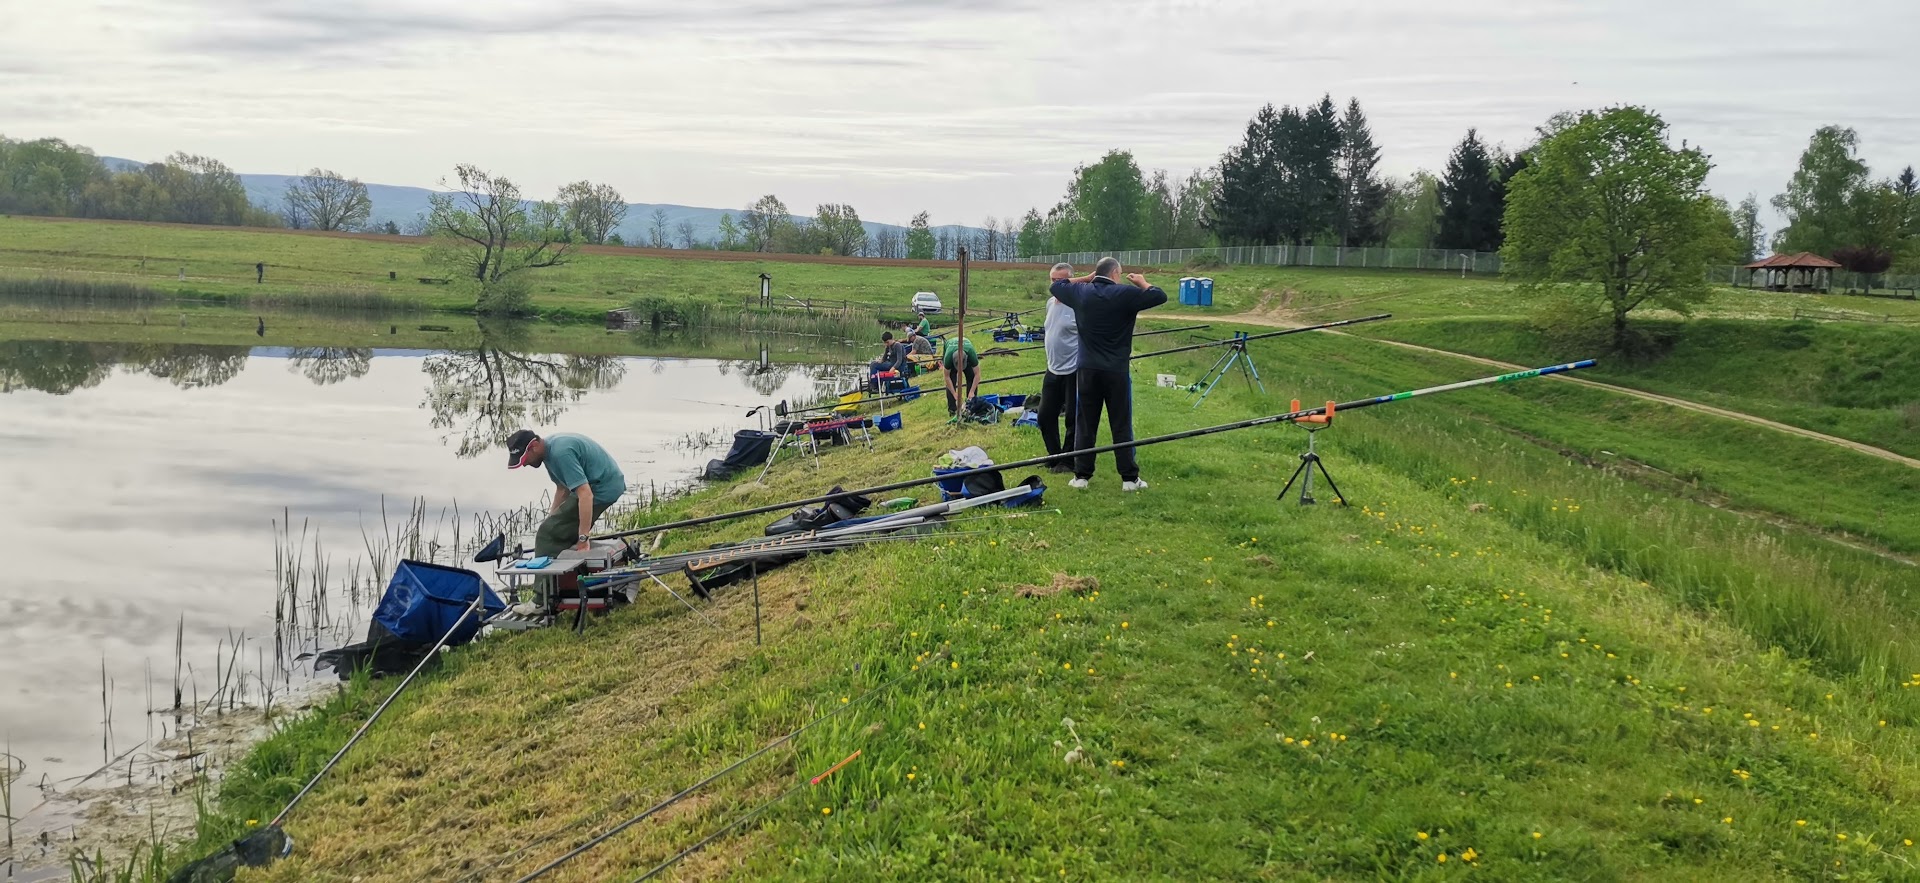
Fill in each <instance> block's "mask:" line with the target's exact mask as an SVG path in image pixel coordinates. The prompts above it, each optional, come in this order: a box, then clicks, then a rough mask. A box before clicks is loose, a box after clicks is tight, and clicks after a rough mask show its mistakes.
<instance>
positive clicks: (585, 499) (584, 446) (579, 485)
mask: <svg viewBox="0 0 1920 883" xmlns="http://www.w3.org/2000/svg"><path fill="white" fill-rule="evenodd" d="M542 465H544V466H546V467H547V477H548V478H551V479H553V507H552V508H551V509H549V510H548V511H547V518H546V520H545V521H542V522H540V529H539V530H538V531H537V532H535V534H534V538H533V553H534V554H535V555H556V554H559V553H560V551H561V550H563V549H567V548H572V549H574V550H575V551H580V552H585V551H588V550H589V549H591V548H592V547H591V545H590V544H589V543H588V542H587V535H588V534H589V533H591V532H592V530H593V522H594V519H596V518H599V517H600V513H602V512H605V511H607V507H608V506H611V505H613V503H614V501H615V500H618V499H620V495H621V494H623V493H626V491H627V477H626V475H624V474H622V473H621V471H620V465H619V464H617V463H615V462H613V457H612V456H610V455H609V454H608V453H607V450H606V449H605V448H603V447H600V445H599V444H598V443H596V442H594V440H593V439H590V438H587V437H586V436H584V435H574V434H573V433H568V432H562V433H556V434H555V435H554V436H553V437H552V438H545V439H543V438H541V437H540V436H538V435H536V434H535V433H534V432H533V430H531V429H522V430H520V431H519V432H516V433H514V434H513V435H512V436H510V437H509V438H508V439H507V468H508V469H518V468H520V467H522V466H542Z"/></svg>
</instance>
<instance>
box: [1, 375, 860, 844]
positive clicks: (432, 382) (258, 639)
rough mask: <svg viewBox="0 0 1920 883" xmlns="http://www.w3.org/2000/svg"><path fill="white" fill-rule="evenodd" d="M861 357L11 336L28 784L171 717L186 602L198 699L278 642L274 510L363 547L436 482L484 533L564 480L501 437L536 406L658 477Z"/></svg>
mask: <svg viewBox="0 0 1920 883" xmlns="http://www.w3.org/2000/svg"><path fill="white" fill-rule="evenodd" d="M848 361H851V358H849V359H848ZM844 377H846V370H845V369H843V368H836V367H829V366H802V365H791V364H784V365H783V364H779V363H772V364H763V363H761V362H760V361H758V360H740V361H723V360H715V359H675V358H638V357H623V356H569V355H555V354H537V353H536V354H530V353H520V352H512V351H508V350H506V349H501V348H496V347H491V346H484V345H482V346H477V347H475V348H473V349H465V350H452V351H421V350H381V349H354V348H331V349H329V348H306V349H286V348H269V347H254V348H249V347H235V346H209V345H172V344H103V343H72V342H41V341H0V454H3V455H4V458H5V460H6V464H5V467H4V469H3V470H0V500H4V502H3V503H0V536H5V537H6V540H7V544H8V545H9V546H10V547H11V553H10V554H9V555H8V556H7V558H8V561H7V564H6V566H5V575H4V577H0V608H4V611H5V615H4V616H0V648H4V649H0V740H4V741H5V742H6V743H9V744H10V745H11V749H10V750H11V753H12V754H13V755H14V756H15V757H16V758H18V759H19V760H20V761H23V762H24V764H25V773H24V775H21V776H20V777H19V782H20V783H21V784H20V786H17V787H16V803H17V802H18V801H19V800H20V796H19V794H18V792H20V791H21V790H23V788H24V787H25V786H27V785H31V784H34V783H43V782H59V781H65V780H71V779H72V777H75V776H81V775H85V774H86V773H87V772H89V771H92V770H95V769H97V768H99V767H100V766H102V764H103V763H104V762H105V761H106V760H107V759H109V758H112V757H117V756H118V755H119V754H120V753H121V752H124V751H128V750H129V749H133V748H135V747H137V746H139V745H140V744H141V743H142V742H143V741H145V740H148V739H149V738H150V737H152V736H153V735H155V734H154V733H153V730H154V725H153V723H152V721H151V719H150V716H149V715H148V710H149V709H150V708H154V707H162V706H166V705H170V704H171V693H172V689H173V686H172V685H173V677H174V675H173V669H174V644H175V632H176V628H177V627H178V626H179V623H180V622H181V621H182V619H183V618H184V623H185V653H184V655H185V658H186V661H187V662H189V663H191V664H192V665H193V669H194V672H193V676H192V677H193V684H194V685H195V686H197V689H198V693H199V695H200V696H201V697H203V698H205V697H207V696H209V695H211V694H212V693H213V691H214V690H215V688H216V685H215V684H214V681H215V677H216V676H215V669H216V666H217V664H216V662H215V657H216V653H217V650H218V648H221V647H223V646H224V645H226V642H228V641H229V640H231V639H232V637H233V636H237V635H239V634H241V633H243V632H244V633H245V635H246V637H247V641H246V643H245V645H244V648H243V650H242V651H241V656H242V657H243V658H244V659H245V660H246V665H247V667H249V668H252V667H254V666H255V663H256V660H258V659H259V658H261V657H262V656H264V657H265V658H266V659H268V660H271V658H272V655H273V638H272V635H273V627H274V600H275V589H274V578H275V551H276V548H277V539H278V537H279V534H278V533H277V532H276V530H275V528H274V525H275V523H276V522H277V521H280V520H281V519H283V518H286V514H287V513H289V512H290V513H291V522H292V534H293V537H294V539H295V541H296V542H298V539H299V537H300V535H301V530H302V525H303V524H304V526H305V531H306V535H307V540H306V543H305V548H306V549H307V550H308V551H307V553H306V554H307V556H308V557H309V558H312V557H313V556H312V553H311V549H312V545H313V537H314V535H315V534H318V536H319V538H320V540H321V542H322V545H323V547H324V548H325V550H326V556H327V557H329V558H331V559H333V567H334V568H335V569H336V570H340V569H344V568H345V567H346V563H345V562H346V561H347V560H348V559H363V558H365V557H366V551H365V549H364V547H363V539H362V537H363V531H364V533H366V534H370V535H373V536H375V537H378V536H380V535H382V533H383V531H384V530H385V529H386V528H383V526H382V514H381V507H382V498H383V497H384V498H385V507H386V519H387V522H388V523H389V525H391V524H392V523H393V522H396V521H398V520H399V519H400V518H401V517H402V516H404V514H405V513H406V511H407V510H409V509H410V508H411V507H412V506H413V505H414V501H415V499H416V498H418V499H420V500H422V501H424V505H425V507H426V511H427V513H428V514H427V521H428V530H429V531H430V532H431V531H433V530H434V529H435V524H436V523H439V524H442V525H444V526H445V527H446V528H450V527H451V525H452V523H453V521H452V516H451V514H450V513H451V509H452V507H454V506H455V505H456V503H457V505H458V507H459V510H460V513H461V515H460V519H461V520H462V521H463V522H464V523H465V528H464V529H465V530H466V531H467V532H468V536H466V537H464V538H463V539H471V538H472V537H471V532H472V529H473V528H472V524H473V514H474V513H476V512H483V511H487V512H492V511H502V510H509V509H513V508H515V507H521V506H525V505H528V504H532V503H536V502H537V501H539V500H540V499H541V497H542V496H543V495H544V494H545V493H546V492H547V491H548V489H549V488H550V487H551V485H550V484H549V483H548V482H547V480H546V478H545V474H544V472H543V471H539V470H523V471H515V472H510V471H508V470H507V469H506V468H505V465H504V459H505V454H504V451H503V448H502V447H501V441H502V440H503V439H504V438H505V436H506V435H507V434H509V433H511V432H512V431H513V430H515V429H517V428H520V427H522V426H528V427H533V428H535V429H537V430H539V431H541V432H543V433H547V432H577V433H582V434H585V435H587V436H590V437H592V438H594V439H595V440H597V441H599V442H600V443H601V444H602V445H604V446H605V447H606V448H607V449H608V450H609V451H610V452H611V453H612V454H613V455H614V456H615V457H616V458H617V459H618V460H619V462H620V464H621V466H622V467H623V469H624V470H625V472H626V475H627V478H628V481H629V482H630V484H631V485H632V486H634V487H636V488H638V491H639V493H640V494H642V495H644V494H645V493H646V491H647V489H648V488H649V485H650V483H658V485H659V486H660V487H661V489H662V490H665V489H666V487H667V486H668V485H670V484H677V483H684V482H686V481H687V480H688V479H689V477H690V476H691V475H692V474H693V472H694V471H695V470H697V469H698V468H699V466H700V465H702V464H704V463H705V462H706V460H708V459H709V458H715V457H719V456H721V455H722V454H723V453H724V451H725V447H726V445H727V444H728V442H729V441H730V438H731V432H732V431H733V430H736V429H742V428H747V427H750V426H757V425H758V420H757V418H752V419H750V418H746V417H745V416H744V415H745V412H746V409H747V408H749V407H752V406H756V405H760V404H770V403H772V402H775V401H777V400H780V399H795V400H797V399H805V398H810V397H812V396H814V395H816V394H818V393H820V392H822V391H826V390H831V389H832V388H834V387H836V386H837V385H839V382H840V380H841V379H842V378H844ZM694 435H704V436H705V437H706V438H707V439H709V440H710V446H701V445H698V444H689V442H688V438H689V436H694ZM631 496H632V494H630V497H631ZM443 513H444V514H443ZM308 563H309V566H310V565H311V563H312V562H311V561H309V562H308ZM337 576H338V574H336V577H337ZM385 576H386V574H380V575H379V579H381V580H382V581H383V580H384V578H385ZM336 603H338V602H337V601H336ZM359 621H360V622H361V623H364V616H362V617H360V620H359ZM356 637H357V636H356ZM103 667H104V672H105V678H106V680H107V681H108V682H109V689H108V694H109V695H108V702H107V708H106V709H104V710H103V708H102V701H101V694H102V671H103ZM189 689H190V690H191V689H192V687H190V688H189ZM188 699H189V701H191V695H189V697H188ZM108 718H110V719H111V721H112V732H111V734H110V735H106V737H105V739H104V742H103V734H106V732H107V727H106V726H105V725H104V721H106V720H107V719H108ZM16 768H18V767H17V766H16ZM31 803H32V801H31V800H29V801H28V805H31ZM18 809H19V807H18V806H16V810H18Z"/></svg>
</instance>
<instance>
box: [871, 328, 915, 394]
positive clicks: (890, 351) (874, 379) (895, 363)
mask: <svg viewBox="0 0 1920 883" xmlns="http://www.w3.org/2000/svg"><path fill="white" fill-rule="evenodd" d="M880 343H881V344H883V345H884V346H885V347H886V349H885V351H883V352H882V353H881V354H880V358H879V359H877V360H875V361H872V362H868V363H867V389H868V390H870V391H872V392H879V391H880V387H881V383H880V378H879V377H878V376H877V375H879V374H881V373H884V372H887V371H898V372H900V376H902V377H905V376H906V368H907V347H906V344H904V343H901V342H900V341H897V340H894V339H893V332H891V331H888V332H885V333H883V334H881V335H880Z"/></svg>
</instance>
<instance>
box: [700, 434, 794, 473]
mask: <svg viewBox="0 0 1920 883" xmlns="http://www.w3.org/2000/svg"><path fill="white" fill-rule="evenodd" d="M777 438H779V436H777V435H774V434H773V433H771V432H761V431H760V430H758V429H742V430H740V431H739V432H736V433H734V434H733V447H731V448H729V449H728V450H727V457H726V459H724V460H708V461H707V468H706V469H703V470H701V472H700V478H701V479H702V480H704V481H726V480H727V479H729V478H732V477H733V476H734V475H735V474H736V473H738V472H740V471H741V470H743V469H751V468H752V467H755V466H758V465H760V464H762V463H765V462H767V452H769V451H771V450H773V442H774V440H775V439H777Z"/></svg>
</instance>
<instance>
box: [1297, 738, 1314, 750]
mask: <svg viewBox="0 0 1920 883" xmlns="http://www.w3.org/2000/svg"><path fill="white" fill-rule="evenodd" d="M1312 744H1313V740H1312V739H1301V740H1300V747H1301V748H1305V747H1307V746H1309V745H1312Z"/></svg>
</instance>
